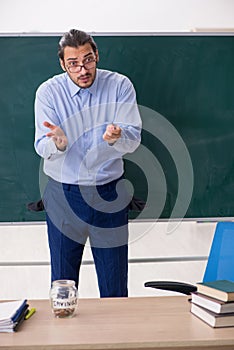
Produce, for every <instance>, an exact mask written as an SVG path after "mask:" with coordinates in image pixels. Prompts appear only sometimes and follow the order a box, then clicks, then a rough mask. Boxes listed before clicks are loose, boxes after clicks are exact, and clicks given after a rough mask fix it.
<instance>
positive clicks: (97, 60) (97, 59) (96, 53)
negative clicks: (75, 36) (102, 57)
mask: <svg viewBox="0 0 234 350" xmlns="http://www.w3.org/2000/svg"><path fill="white" fill-rule="evenodd" d="M95 56H96V62H97V63H98V62H99V54H98V50H96V52H95Z"/></svg>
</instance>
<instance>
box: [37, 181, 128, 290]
mask: <svg viewBox="0 0 234 350" xmlns="http://www.w3.org/2000/svg"><path fill="white" fill-rule="evenodd" d="M117 182H118V180H116V181H112V182H111V183H109V184H105V185H100V186H88V187H86V186H82V187H81V186H78V185H69V184H60V183H58V182H56V181H54V180H51V179H50V180H49V182H48V184H47V187H46V190H45V193H44V196H43V202H44V205H45V209H46V220H47V228H48V241H49V248H50V256H51V280H52V281H53V280H57V279H72V280H74V281H75V282H76V285H77V287H78V284H79V271H80V266H81V262H82V255H83V250H84V246H85V243H86V240H87V238H89V241H90V245H91V250H92V254H93V258H94V263H95V268H96V272H97V278H98V286H99V291H100V296H101V297H126V296H127V295H128V289H127V279H128V206H126V202H127V200H126V197H125V195H126V196H127V193H124V191H122V193H120V194H119V193H118V194H117V192H116V184H117ZM121 196H122V198H121V200H120V201H117V199H119V197H121ZM115 202H116V208H115ZM113 203H114V205H113ZM121 204H122V205H121ZM115 209H116V210H115Z"/></svg>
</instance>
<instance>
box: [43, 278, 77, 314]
mask: <svg viewBox="0 0 234 350" xmlns="http://www.w3.org/2000/svg"><path fill="white" fill-rule="evenodd" d="M50 303H51V309H52V312H53V314H54V315H55V317H59V318H68V317H72V316H74V314H75V312H76V308H77V304H78V292H77V288H76V286H75V281H72V280H57V281H53V282H52V286H51V289H50Z"/></svg>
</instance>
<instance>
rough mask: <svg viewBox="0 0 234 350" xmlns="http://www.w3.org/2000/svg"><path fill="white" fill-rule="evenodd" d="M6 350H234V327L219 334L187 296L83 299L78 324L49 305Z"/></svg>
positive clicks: (3, 340) (2, 344)
mask: <svg viewBox="0 0 234 350" xmlns="http://www.w3.org/2000/svg"><path fill="white" fill-rule="evenodd" d="M30 306H31V307H36V309H37V312H36V313H35V314H34V315H33V316H32V317H31V318H30V319H29V320H28V321H25V322H24V323H23V324H22V326H21V328H20V330H19V331H18V332H17V333H9V334H6V333H1V334H0V349H1V350H2V349H4V350H5V349H8V350H9V349H10V350H19V349H20V350H61V349H62V350H75V349H89V350H91V349H98V350H100V349H112V350H113V349H137V350H143V349H164V350H172V349H174V350H175V349H176V350H178V349H180V350H182V349H183V350H188V349H189V350H195V349H206V350H214V349H217V350H222V349H232V350H233V349H234V328H222V329H221V328H220V329H213V328H211V327H210V326H208V325H206V324H205V323H204V322H202V321H200V320H199V319H198V318H196V317H195V316H194V315H192V314H191V313H190V312H189V309H190V305H189V303H188V301H187V297H182V296H178V297H147V298H123V299H114V298H113V299H80V300H79V308H78V313H77V315H76V316H75V317H74V318H72V319H56V318H54V317H53V315H52V313H51V310H50V305H49V301H48V300H43V301H39V300H38V301H31V302H30Z"/></svg>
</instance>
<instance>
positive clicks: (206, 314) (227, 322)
mask: <svg viewBox="0 0 234 350" xmlns="http://www.w3.org/2000/svg"><path fill="white" fill-rule="evenodd" d="M191 313H192V314H194V315H195V316H197V317H198V318H200V319H201V320H202V321H204V322H206V323H207V324H208V325H210V326H211V327H214V328H218V327H233V326H234V313H233V312H232V313H226V314H216V313H214V312H212V311H209V310H206V309H204V308H202V307H200V306H198V305H196V304H193V303H191Z"/></svg>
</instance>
